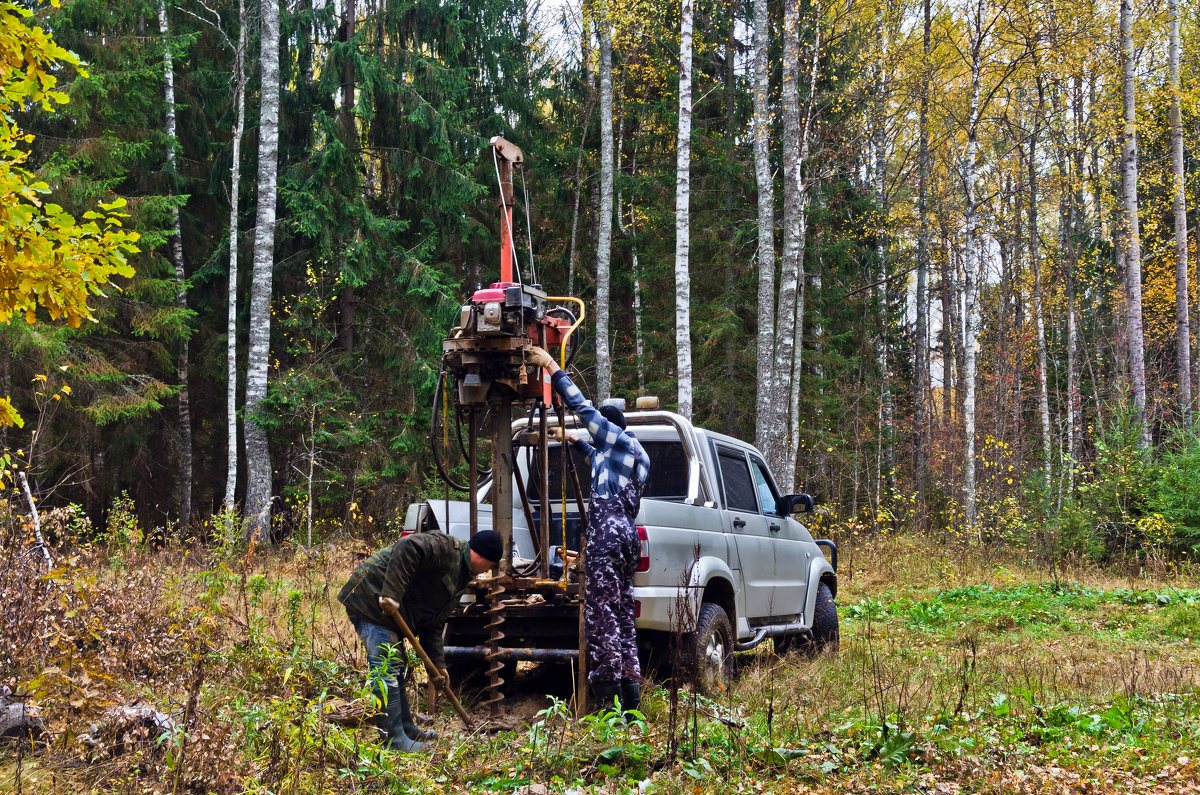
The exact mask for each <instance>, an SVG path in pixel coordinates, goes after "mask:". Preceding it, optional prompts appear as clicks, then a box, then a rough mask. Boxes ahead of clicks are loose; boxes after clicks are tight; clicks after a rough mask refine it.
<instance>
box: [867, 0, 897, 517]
mask: <svg viewBox="0 0 1200 795" xmlns="http://www.w3.org/2000/svg"><path fill="white" fill-rule="evenodd" d="M885 7H886V3H885V2H883V1H882V0H881V2H880V3H879V5H878V6H876V9H875V35H876V47H877V49H876V58H877V60H876V64H875V70H876V73H875V80H876V85H875V90H876V96H875V107H874V120H873V127H874V129H873V130H872V141H871V143H872V148H873V150H874V159H875V174H874V176H875V186H874V187H875V212H876V213H877V220H876V229H875V258H876V261H877V262H878V264H879V275H878V282H879V287H878V288H877V289H878V300H879V315H880V316H879V321H878V322H879V326H878V334H877V336H876V338H875V357H876V364H877V365H878V367H879V419H880V423H879V451H878V455H877V457H876V462H877V464H876V472H875V477H876V481H877V482H876V484H875V493H876V494H881V493H882V485H883V480H884V479H886V481H887V484H888V487H889V488H894V487H895V485H896V466H895V456H894V450H893V439H892V437H893V428H892V413H893V408H892V386H891V362H890V360H889V357H888V326H889V323H890V318H891V309H890V301H889V298H890V295H889V293H888V283H887V239H886V228H887V215H888V211H887V112H886V111H887V106H886V103H887V100H886V96H887V90H888V77H887V57H888V40H887V31H886V27H885V19H884V17H885V10H886V8H885ZM881 470H882V471H881ZM881 475H882V478H881Z"/></svg>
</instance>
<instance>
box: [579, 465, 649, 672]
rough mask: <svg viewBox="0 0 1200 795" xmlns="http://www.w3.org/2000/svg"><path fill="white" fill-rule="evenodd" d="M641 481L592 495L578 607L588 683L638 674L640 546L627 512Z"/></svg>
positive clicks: (632, 513) (634, 507) (633, 512)
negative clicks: (636, 616) (580, 606)
mask: <svg viewBox="0 0 1200 795" xmlns="http://www.w3.org/2000/svg"><path fill="white" fill-rule="evenodd" d="M641 485H642V484H640V483H638V482H637V481H633V482H631V483H630V484H629V486H626V488H625V490H623V491H622V492H621V493H620V494H617V495H615V496H613V497H605V498H594V499H593V500H592V510H591V513H590V514H589V516H588V537H587V552H586V555H585V557H584V571H585V574H586V576H587V591H586V593H585V594H584V608H583V625H584V632H585V633H586V634H587V642H588V681H589V682H620V681H622V680H627V681H635V680H638V679H640V678H641V675H642V669H641V665H640V664H639V663H638V654H637V633H636V632H635V630H634V626H633V617H634V616H633V613H634V606H633V573H634V571H636V570H637V565H638V557H639V554H640V549H641V545H640V544H639V542H638V537H637V530H636V529H635V528H634V524H633V517H634V516H636V515H637V505H638V504H639V502H640V499H639V498H640V496H641ZM626 492H631V493H628V494H627V493H626ZM631 503H632V505H631ZM631 507H632V510H631Z"/></svg>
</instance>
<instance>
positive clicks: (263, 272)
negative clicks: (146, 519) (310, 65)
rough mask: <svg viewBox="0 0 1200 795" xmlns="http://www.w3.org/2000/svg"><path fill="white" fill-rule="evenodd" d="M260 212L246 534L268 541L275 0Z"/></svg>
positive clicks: (267, 50) (269, 11)
mask: <svg viewBox="0 0 1200 795" xmlns="http://www.w3.org/2000/svg"><path fill="white" fill-rule="evenodd" d="M261 48H262V52H261V54H260V57H259V61H260V65H261V66H260V69H261V73H262V88H261V90H260V95H261V100H260V101H261V111H260V113H259V131H258V210H257V216H256V218H255V227H254V270H253V274H252V276H251V283H250V350H249V353H248V355H247V357H246V400H245V416H246V425H245V439H246V532H247V535H248V537H249V538H250V539H252V540H253V541H257V542H260V543H261V542H266V541H269V540H270V530H271V493H272V482H271V479H272V471H271V451H270V448H269V447H268V446H267V434H266V431H265V429H264V428H263V427H262V426H261V425H259V424H258V421H257V420H256V419H255V417H254V413H255V412H256V411H257V410H258V405H259V403H261V402H262V400H263V399H264V398H265V397H266V396H267V369H268V367H269V366H270V353H271V282H272V276H273V269H274V263H275V197H276V184H275V183H276V177H277V175H278V172H279V0H262V43H261Z"/></svg>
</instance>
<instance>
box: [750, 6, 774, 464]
mask: <svg viewBox="0 0 1200 795" xmlns="http://www.w3.org/2000/svg"><path fill="white" fill-rule="evenodd" d="M770 42H771V37H770V13H769V5H768V2H767V0H754V43H753V48H754V119H753V128H754V181H755V184H756V186H757V188H758V339H757V374H758V378H757V379H756V383H757V384H758V389H757V390H756V396H757V399H756V401H755V414H754V443H755V445H757V447H758V449H759V450H762V451H764V452H766V451H767V450H769V448H770V444H771V437H770V433H769V428H770V426H771V391H772V390H771V389H770V388H769V386H770V385H771V384H772V383H773V379H774V375H773V367H774V363H775V358H774V345H775V183H774V180H772V178H771V162H770V154H771V110H770V104H769V100H770V96H769V95H770V69H769V64H768V63H767V51H768V49H769V47H770Z"/></svg>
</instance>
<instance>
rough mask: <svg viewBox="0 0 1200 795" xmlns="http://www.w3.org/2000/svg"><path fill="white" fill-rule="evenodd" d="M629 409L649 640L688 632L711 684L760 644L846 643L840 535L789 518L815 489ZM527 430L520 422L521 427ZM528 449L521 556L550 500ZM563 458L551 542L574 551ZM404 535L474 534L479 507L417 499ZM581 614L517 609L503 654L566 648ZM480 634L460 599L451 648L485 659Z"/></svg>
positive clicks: (584, 474) (642, 619)
mask: <svg viewBox="0 0 1200 795" xmlns="http://www.w3.org/2000/svg"><path fill="white" fill-rule="evenodd" d="M625 417H626V421H627V422H628V429H629V431H630V432H632V433H634V435H636V437H637V438H638V440H639V441H640V442H641V444H642V446H643V447H644V448H645V450H646V452H647V454H648V455H649V457H650V476H649V478H648V481H647V483H646V488H645V491H644V492H643V495H642V503H641V510H640V512H639V513H638V517H637V522H636V524H637V526H638V533H639V535H640V536H641V539H642V557H641V562H640V565H639V567H638V571H637V574H636V575H635V576H634V598H635V600H636V602H637V619H636V624H637V628H638V643H639V647H641V648H642V649H643V650H644V651H646V652H648V653H653V652H659V653H665V652H667V650H668V649H669V642H670V639H671V637H672V636H673V635H674V636H676V637H680V636H682V637H685V638H687V639H688V641H689V642H688V643H687V645H686V646H685V648H686V649H688V650H689V651H687V652H686V654H688V656H690V657H692V659H690V660H685V662H688V663H691V664H694V665H695V666H696V668H697V672H698V675H699V677H700V682H701V684H702V685H704V686H706V687H710V686H711V685H713V684H716V683H717V682H718V681H720V680H722V679H723V678H725V677H727V676H728V675H729V673H730V670H731V663H732V654H733V652H734V651H746V650H749V649H752V648H754V647H755V646H757V645H758V644H759V643H761V642H763V641H764V640H766V639H768V638H771V639H773V642H774V644H775V647H776V649H777V650H779V651H785V650H788V649H791V648H806V649H813V650H819V649H824V648H831V647H832V648H835V649H836V644H837V639H838V618H837V609H836V606H835V604H834V599H835V597H836V596H837V548H836V546H835V545H834V544H833V542H831V541H826V540H814V539H813V537H812V536H811V535H810V534H809V532H808V530H807V528H805V526H804V525H803V524H801V523H800V522H799V521H797V520H796V519H795V518H793V514H794V513H798V512H801V511H804V510H811V509H812V500H811V498H809V497H808V495H804V494H796V495H781V494H780V493H779V491H778V489H777V488H776V486H775V482H774V480H773V479H772V477H771V474H770V472H769V471H768V469H767V466H766V464H765V462H764V459H763V456H762V454H761V453H760V452H759V451H758V450H757V449H755V448H754V447H753V446H752V445H749V444H747V443H745V442H742V441H739V440H737V439H734V438H733V437H730V436H726V435H724V434H720V433H715V432H713V431H708V430H705V429H703V428H697V427H695V426H693V425H692V424H691V423H690V422H689V421H688V420H686V419H684V418H683V417H682V416H680V415H678V414H675V413H673V412H669V411H659V410H652V411H630V412H627V413H626V415H625ZM523 425H524V423H523V422H520V421H518V422H516V423H514V424H513V430H514V434H517V433H518V432H519V431H520V429H521V427H523ZM567 428H568V430H569V431H570V432H572V433H574V434H576V435H577V436H580V437H581V438H585V439H586V438H588V436H587V431H586V429H584V428H580V427H576V426H573V425H572V424H571V423H568V424H567ZM525 449H526V450H528V451H529V452H526V453H522V452H520V448H518V452H517V453H516V458H517V461H516V465H517V466H516V470H517V473H518V474H517V477H520V478H522V483H521V484H518V486H524V488H518V489H516V490H515V491H514V507H513V544H514V554H515V555H516V556H518V557H521V558H533V557H534V556H535V544H534V539H533V537H532V536H531V533H530V530H531V527H530V520H532V523H533V525H534V526H535V527H536V526H537V523H538V522H540V521H541V499H540V495H539V493H538V491H539V489H538V483H537V478H527V477H526V473H527V472H529V471H531V469H533V468H532V467H531V459H532V456H533V454H534V453H533V451H534V450H536V447H532V448H525ZM568 449H571V448H568ZM561 454H562V447H561V446H559V445H558V444H556V443H552V444H551V446H550V448H549V458H550V467H549V471H550V486H549V492H550V496H551V499H550V500H549V506H548V508H549V512H550V517H551V523H550V533H551V544H552V551H553V546H554V545H559V544H562V542H563V539H564V536H565V540H566V546H567V548H568V549H575V548H577V547H578V537H579V526H580V522H579V513H578V510H577V508H576V506H577V502H576V495H575V493H574V488H573V486H572V484H571V479H570V478H568V484H567V489H566V494H565V495H564V494H563V489H562V476H561V472H562V469H563V467H562V462H561V458H560V456H561ZM573 456H574V457H575V460H576V467H577V471H578V473H579V476H580V478H579V479H580V481H581V488H582V489H583V491H584V494H583V498H584V500H585V501H586V499H587V496H588V495H587V488H588V475H589V472H590V467H589V465H588V463H587V462H586V461H585V460H584V459H583V457H582V455H580V454H578V453H577V452H575V451H573ZM526 484H527V485H526ZM488 486H489V484H486V483H485V484H484V485H483V486H482V487H481V488H480V489H479V495H478V501H479V504H478V506H477V508H478V512H479V518H478V522H479V527H480V528H481V529H483V528H487V527H490V526H491V524H492V517H491V505H490V504H489V503H488V495H489V491H490V490H489V488H488ZM522 492H524V495H523V496H524V499H522ZM564 497H565V499H564ZM564 505H565V507H566V515H565V521H564V515H563V506H564ZM405 530H406V531H408V532H413V531H438V530H440V531H446V530H448V531H449V532H450V533H451V534H453V535H455V536H457V537H460V538H466V537H467V536H468V535H469V505H468V504H467V503H466V502H456V501H451V502H449V503H447V502H446V501H444V500H430V501H429V502H427V503H422V504H419V505H413V506H410V508H409V512H408V515H407V516H406V519H405ZM823 548H824V550H823ZM825 551H828V553H829V557H828V558H827V557H826V554H825ZM560 570H561V569H560ZM467 601H468V602H469V601H470V598H469V597H468V598H467ZM575 615H577V613H576V614H575ZM572 621H573V619H572V614H571V613H570V612H569V611H563V614H562V615H561V616H560V615H558V614H557V613H556V612H555V607H554V605H553V604H551V603H546V604H542V605H538V606H536V607H531V608H530V609H529V610H528V611H526V612H525V613H523V614H522V613H519V611H518V613H517V614H510V617H509V618H508V619H507V621H506V624H505V633H506V641H505V643H506V645H510V646H511V647H512V649H511V653H510V654H509V655H508V657H507V659H509V660H515V659H534V660H536V659H550V658H554V657H555V656H556V653H557V652H562V654H563V655H566V654H568V653H569V652H568V651H567V650H569V649H571V648H572V647H575V645H576V643H577V638H578V635H577V632H578V630H577V620H576V621H574V623H572ZM482 643H483V636H482V629H481V624H480V623H479V622H478V621H477V620H472V617H471V610H470V605H469V604H467V605H464V610H462V611H460V612H459V614H458V615H457V616H456V617H454V618H452V619H451V621H450V622H449V624H448V626H447V636H446V651H447V656H449V657H454V656H456V655H458V656H472V655H475V656H478V655H479V653H480V651H481V649H482V646H481V644H482ZM675 662H678V661H677V660H676V661H675Z"/></svg>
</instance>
